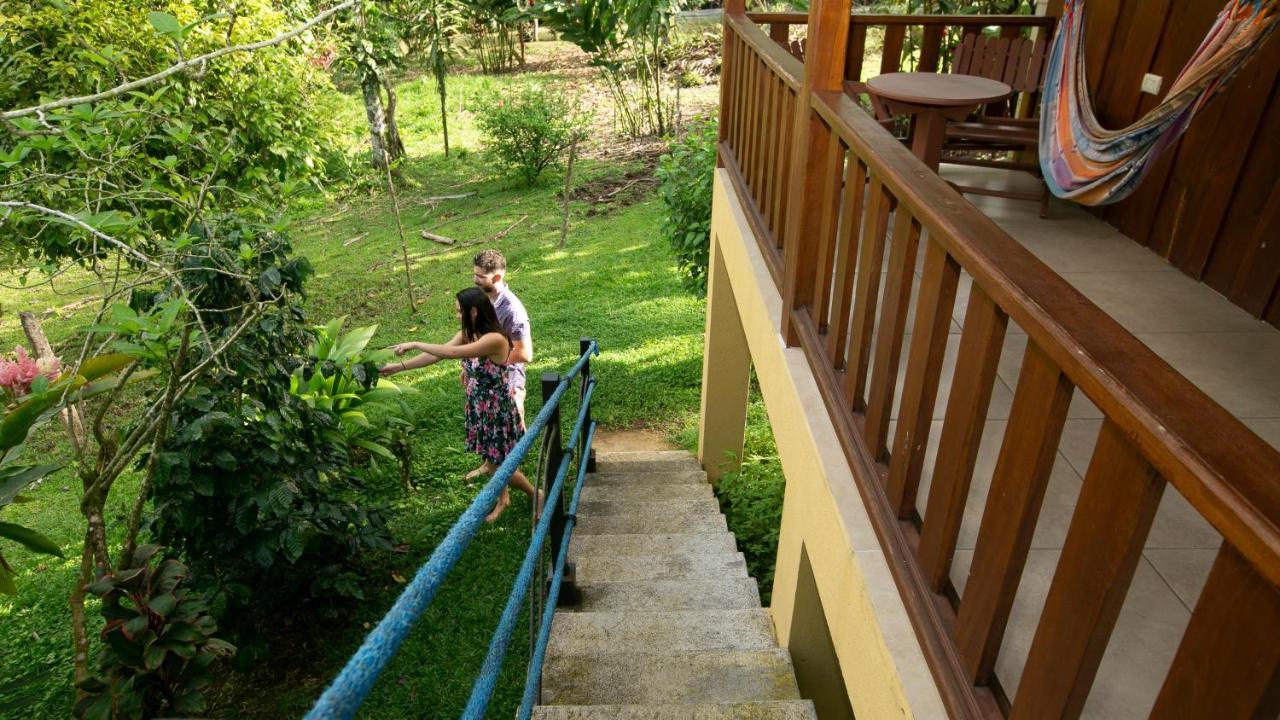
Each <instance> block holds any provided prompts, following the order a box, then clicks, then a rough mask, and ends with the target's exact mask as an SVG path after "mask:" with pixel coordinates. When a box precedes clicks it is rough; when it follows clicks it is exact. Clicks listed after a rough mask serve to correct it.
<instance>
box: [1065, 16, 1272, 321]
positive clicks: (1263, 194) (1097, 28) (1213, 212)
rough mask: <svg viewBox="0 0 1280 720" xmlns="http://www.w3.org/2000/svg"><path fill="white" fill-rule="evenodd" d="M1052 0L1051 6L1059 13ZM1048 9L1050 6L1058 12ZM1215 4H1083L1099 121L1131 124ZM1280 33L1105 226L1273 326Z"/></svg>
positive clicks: (1151, 102) (1191, 45) (1105, 213)
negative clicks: (1145, 90) (1146, 87)
mask: <svg viewBox="0 0 1280 720" xmlns="http://www.w3.org/2000/svg"><path fill="white" fill-rule="evenodd" d="M1060 5H1061V3H1053V4H1051V12H1052V13H1054V14H1057V11H1058V8H1060ZM1055 6H1057V7H1055ZM1221 9H1222V0H1142V2H1134V1H1133V0H1127V1H1125V0H1089V3H1088V12H1089V15H1088V19H1087V24H1086V28H1085V29H1086V32H1087V37H1086V41H1085V42H1086V46H1085V52H1086V57H1087V62H1088V65H1089V69H1088V76H1089V87H1090V89H1091V90H1092V92H1093V93H1094V95H1093V97H1094V101H1095V106H1096V108H1097V111H1098V115H1099V118H1100V119H1101V120H1102V122H1103V123H1104V124H1105V125H1106V126H1108V127H1122V126H1124V125H1127V124H1129V123H1131V122H1133V121H1134V120H1135V119H1137V118H1138V117H1140V116H1141V115H1142V114H1143V113H1146V112H1147V111H1148V110H1150V109H1151V108H1152V107H1154V106H1155V105H1156V103H1157V102H1158V101H1159V98H1157V97H1155V96H1151V95H1144V94H1141V93H1140V92H1139V85H1140V83H1141V81H1142V76H1143V74H1144V73H1154V74H1156V75H1160V76H1162V77H1163V78H1164V88H1165V89H1167V88H1168V87H1169V85H1170V84H1171V83H1172V82H1173V79H1174V77H1175V76H1176V75H1177V74H1178V71H1179V70H1180V69H1181V68H1182V66H1183V64H1184V63H1185V62H1186V61H1187V58H1189V57H1190V56H1191V54H1192V53H1193V52H1194V51H1195V49H1196V47H1197V46H1198V45H1199V43H1200V41H1201V40H1202V39H1203V38H1204V35H1205V32H1206V31H1207V30H1208V28H1209V27H1210V26H1211V25H1212V24H1213V20H1214V18H1215V17H1217V14H1218V12H1219V11H1220V10H1221ZM1278 75H1280V39H1277V37H1275V36H1272V38H1271V39H1270V40H1268V41H1267V44H1266V46H1265V47H1264V48H1263V49H1262V51H1261V53H1259V54H1258V55H1257V56H1255V57H1254V58H1253V60H1252V61H1250V62H1249V64H1248V65H1246V66H1245V67H1244V69H1243V70H1242V71H1241V72H1240V74H1239V75H1238V76H1237V77H1236V78H1235V79H1234V80H1233V81H1232V84H1231V85H1230V87H1229V88H1228V89H1227V90H1226V92H1224V93H1223V94H1222V95H1220V96H1218V97H1217V98H1215V99H1214V100H1213V102H1212V103H1211V104H1209V105H1208V106H1207V107H1206V108H1205V109H1204V110H1203V111H1202V112H1201V113H1200V114H1199V115H1198V116H1197V117H1196V119H1195V121H1194V122H1193V123H1192V125H1191V128H1190V129H1189V130H1188V131H1187V133H1186V135H1185V136H1183V138H1182V140H1181V141H1180V142H1179V144H1178V145H1177V146H1176V148H1175V149H1174V150H1172V151H1171V152H1169V153H1167V154H1166V156H1165V157H1164V158H1162V159H1161V160H1160V161H1159V162H1158V163H1157V164H1156V167H1155V168H1154V169H1153V171H1152V172H1151V174H1150V175H1149V176H1148V177H1147V179H1146V180H1145V181H1144V182H1143V184H1142V186H1141V187H1140V188H1139V189H1138V191H1137V192H1135V193H1134V194H1133V195H1132V196H1131V197H1129V198H1128V199H1126V200H1125V201H1123V202H1121V203H1118V204H1116V205H1113V206H1111V207H1108V208H1105V209H1102V210H1100V214H1101V216H1102V217H1104V218H1105V219H1106V220H1107V221H1108V222H1110V223H1111V224H1113V225H1115V226H1116V227H1117V228H1118V229H1120V231H1121V232H1123V233H1125V234H1126V235H1128V236H1129V237H1131V238H1133V239H1134V240H1135V241H1137V242H1139V243H1141V244H1143V245H1145V246H1147V247H1149V248H1151V250H1152V251H1154V252H1156V253H1159V254H1160V256H1161V257H1163V258H1165V259H1166V260H1168V261H1169V263H1171V264H1173V265H1175V266H1177V267H1178V268H1179V269H1180V270H1182V272H1184V273H1186V274H1188V275H1190V276H1191V277H1194V278H1197V279H1199V280H1202V281H1204V282H1205V283H1207V284H1208V285H1209V286H1210V287H1212V288H1214V289H1215V290H1217V291H1219V292H1221V293H1222V294H1224V295H1226V296H1227V297H1228V298H1229V299H1230V300H1231V301H1232V302H1234V303H1235V304H1237V305H1239V306H1240V307H1242V308H1244V309H1245V310H1248V311H1249V312H1250V313H1252V314H1253V315H1254V316H1255V317H1260V318H1263V319H1265V320H1266V321H1267V322H1270V323H1271V324H1273V325H1276V326H1278V327H1280V171H1278V170H1277V168H1280V83H1277V76H1278Z"/></svg>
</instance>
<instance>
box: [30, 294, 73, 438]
mask: <svg viewBox="0 0 1280 720" xmlns="http://www.w3.org/2000/svg"><path fill="white" fill-rule="evenodd" d="M18 320H19V322H21V323H22V331H23V332H24V333H26V335H27V340H28V341H29V342H30V343H31V349H32V350H34V351H35V353H36V358H38V359H41V360H43V359H44V358H51V357H57V356H56V355H54V354H53V347H52V346H50V345H49V338H47V337H45V334H44V328H42V327H40V319H39V318H37V317H36V316H35V314H34V313H30V312H20V313H18ZM58 419H60V420H61V421H62V425H63V427H65V428H66V429H67V432H69V433H70V434H71V440H72V442H74V443H75V444H76V447H84V424H83V423H81V422H80V411H79V410H77V409H76V406H75V405H74V404H72V405H68V406H67V407H66V408H64V409H63V410H62V411H61V412H59V413H58Z"/></svg>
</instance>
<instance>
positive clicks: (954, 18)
mask: <svg viewBox="0 0 1280 720" xmlns="http://www.w3.org/2000/svg"><path fill="white" fill-rule="evenodd" d="M747 18H748V19H749V20H751V21H752V22H756V23H766V24H767V23H785V24H787V25H805V24H808V22H809V15H808V13H800V12H749V13H747ZM1054 20H1055V19H1054V18H1053V17H1052V16H1050V15H884V14H864V13H853V14H851V15H850V16H849V21H850V22H852V23H853V24H854V25H923V26H937V25H960V26H970V27H974V26H976V27H987V26H989V25H998V26H1001V27H1052V26H1053V23H1054Z"/></svg>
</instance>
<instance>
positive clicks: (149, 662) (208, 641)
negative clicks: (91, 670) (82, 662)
mask: <svg viewBox="0 0 1280 720" xmlns="http://www.w3.org/2000/svg"><path fill="white" fill-rule="evenodd" d="M160 550H161V548H160V546H159V545H142V546H140V547H139V548H138V549H137V550H135V551H134V553H133V556H132V557H131V558H130V562H129V563H128V564H127V566H126V567H125V568H123V569H121V570H119V571H117V572H112V573H108V574H106V575H104V576H102V577H101V578H98V580H97V581H96V582H94V583H93V584H92V585H90V586H89V592H90V593H92V594H93V595H95V596H97V597H98V598H100V599H101V600H102V616H103V618H105V620H106V624H105V625H104V626H103V628H102V634H101V637H102V642H103V647H102V651H101V652H100V653H99V656H98V672H97V674H95V675H94V676H92V677H89V678H87V679H85V680H83V681H81V682H80V684H79V689H80V690H81V691H82V697H81V699H80V701H79V702H77V703H76V707H75V714H76V716H77V717H79V718H85V720H111V719H112V718H137V719H139V720H141V718H150V717H155V716H157V715H162V714H166V711H167V712H168V713H173V714H182V715H191V714H194V713H199V712H203V711H204V709H205V707H204V693H203V689H204V688H205V687H206V686H208V685H209V683H211V682H213V676H212V675H211V674H210V672H209V666H210V665H211V664H212V663H213V661H214V660H216V659H217V658H219V657H224V656H227V655H231V654H234V653H235V646H233V645H231V644H230V643H228V642H226V641H224V640H220V639H218V638H215V637H214V636H213V634H214V633H215V632H217V629H218V626H217V623H216V622H214V619H213V618H212V617H210V616H209V612H208V606H207V605H206V604H205V602H204V599H203V598H202V597H201V596H200V595H199V594H198V593H195V592H192V591H191V589H190V588H189V587H188V580H189V578H190V572H189V571H188V570H187V567H186V566H185V565H183V564H182V563H180V562H178V561H177V560H175V559H172V558H162V557H161V555H160ZM157 559H159V562H155V561H156V560H157Z"/></svg>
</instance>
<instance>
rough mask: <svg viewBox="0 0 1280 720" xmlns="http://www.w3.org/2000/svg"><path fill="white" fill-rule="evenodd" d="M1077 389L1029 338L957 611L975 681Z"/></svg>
mask: <svg viewBox="0 0 1280 720" xmlns="http://www.w3.org/2000/svg"><path fill="white" fill-rule="evenodd" d="M1072 390H1073V386H1072V384H1071V381H1070V380H1068V379H1067V376H1066V375H1064V374H1063V373H1062V370H1061V369H1060V368H1059V367H1058V366H1057V365H1055V364H1054V362H1053V360H1052V359H1050V358H1049V356H1048V355H1047V354H1045V352H1044V351H1043V350H1041V349H1040V348H1039V346H1037V345H1036V344H1035V342H1034V341H1031V340H1028V342H1027V352H1026V355H1025V356H1024V357H1023V360H1022V373H1021V377H1020V378H1019V379H1018V389H1017V391H1016V392H1015V393H1014V397H1013V409H1012V410H1011V411H1010V413H1009V426H1008V428H1007V429H1006V430H1005V434H1004V443H1003V444H1002V445H1001V446H1000V459H999V460H997V461H996V470H995V475H994V476H993V477H992V478H991V490H990V492H989V493H988V495H987V506H986V510H985V511H984V512H983V514H982V524H981V526H980V527H979V530H978V544H977V547H976V548H975V549H974V555H973V566H972V567H971V568H970V570H969V580H968V582H967V583H966V584H965V591H964V599H963V600H962V601H961V602H960V613H959V617H958V618H957V619H956V647H957V649H958V650H959V653H960V661H961V663H962V664H963V666H964V668H965V670H966V671H967V672H968V673H969V679H970V680H972V681H973V683H974V684H975V685H986V684H987V683H988V682H990V679H991V674H992V672H993V671H994V669H995V664H996V657H997V655H999V652H1000V643H1001V641H1002V640H1003V639H1004V630H1005V625H1006V624H1007V623H1008V621H1009V610H1010V609H1011V608H1012V607H1013V598H1014V594H1015V593H1016V592H1017V590H1018V582H1019V581H1020V580H1021V579H1022V568H1023V566H1024V565H1025V564H1026V561H1027V551H1028V550H1029V549H1030V547H1031V537H1032V535H1033V534H1034V533H1035V528H1036V520H1037V518H1038V517H1039V515H1040V504H1041V502H1042V501H1043V500H1044V491H1045V487H1046V486H1048V484H1049V475H1050V473H1051V472H1052V470H1053V461H1054V457H1055V456H1056V455H1057V449H1058V441H1059V439H1060V438H1061V436H1062V425H1063V422H1064V421H1065V420H1066V417H1067V406H1068V405H1069V404H1070V403H1071V393H1072Z"/></svg>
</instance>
